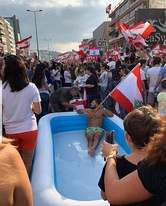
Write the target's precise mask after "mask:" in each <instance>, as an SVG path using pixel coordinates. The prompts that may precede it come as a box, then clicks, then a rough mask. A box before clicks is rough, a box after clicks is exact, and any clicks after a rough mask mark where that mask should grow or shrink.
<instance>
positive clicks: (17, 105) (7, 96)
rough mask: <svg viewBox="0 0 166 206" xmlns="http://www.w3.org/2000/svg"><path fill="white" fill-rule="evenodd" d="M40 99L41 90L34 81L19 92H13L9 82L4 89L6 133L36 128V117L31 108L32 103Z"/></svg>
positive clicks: (3, 106) (3, 105) (3, 101)
mask: <svg viewBox="0 0 166 206" xmlns="http://www.w3.org/2000/svg"><path fill="white" fill-rule="evenodd" d="M4 84H5V83H4ZM4 84H3V86H4ZM2 88H3V87H2ZM40 101H41V98H40V94H39V90H38V89H37V87H36V86H35V84H33V83H29V85H28V86H26V87H25V88H24V89H22V90H21V91H19V92H11V88H10V86H9V84H8V85H7V86H6V87H5V88H4V89H2V108H3V124H4V126H5V131H6V133H7V134H16V133H22V132H29V131H34V130H36V129H37V123H36V117H35V114H34V112H33V111H32V109H31V103H32V102H40Z"/></svg>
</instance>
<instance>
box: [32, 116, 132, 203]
mask: <svg viewBox="0 0 166 206" xmlns="http://www.w3.org/2000/svg"><path fill="white" fill-rule="evenodd" d="M86 126H87V118H86V117H85V116H84V115H78V114H77V113H76V112H65V113H52V114H48V115H46V116H44V117H43V118H42V119H41V120H40V122H39V133H38V140H37V145H36V151H35V157H34V163H33V171H32V175H31V184H32V189H33V196H34V206H85V205H86V206H105V205H109V204H108V202H105V201H103V200H101V197H100V190H99V188H98V186H97V183H98V180H99V176H100V174H101V171H102V167H103V165H104V160H103V157H102V156H101V154H100V148H101V147H100V145H101V143H102V140H103V139H104V137H103V139H102V140H101V141H100V145H99V146H98V148H97V150H96V155H95V156H94V157H91V156H89V155H88V153H87V140H86V138H85V135H84V129H85V128H86ZM102 127H103V128H104V129H105V130H106V131H110V130H115V134H116V135H115V141H116V142H117V143H118V144H119V145H120V153H129V152H130V149H129V148H128V146H127V145H126V142H125V139H124V131H123V124H122V120H121V119H120V118H118V117H117V116H114V117H112V118H108V117H105V118H104V121H103V126H102Z"/></svg>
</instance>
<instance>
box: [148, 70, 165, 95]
mask: <svg viewBox="0 0 166 206" xmlns="http://www.w3.org/2000/svg"><path fill="white" fill-rule="evenodd" d="M160 68H161V67H152V68H150V69H148V71H147V74H146V76H147V78H149V79H150V82H149V92H153V91H154V87H155V85H156V81H157V78H158V74H159V71H160Z"/></svg>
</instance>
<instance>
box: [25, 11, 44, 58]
mask: <svg viewBox="0 0 166 206" xmlns="http://www.w3.org/2000/svg"><path fill="white" fill-rule="evenodd" d="M27 11H29V12H33V14H34V19H35V31H36V46H37V56H38V59H39V42H38V33H37V21H36V12H40V11H43V10H41V9H40V10H36V11H33V10H29V9H28V10H27Z"/></svg>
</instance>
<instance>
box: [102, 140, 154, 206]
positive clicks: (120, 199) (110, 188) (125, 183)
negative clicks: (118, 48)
mask: <svg viewBox="0 0 166 206" xmlns="http://www.w3.org/2000/svg"><path fill="white" fill-rule="evenodd" d="M117 151H118V145H116V144H109V143H107V142H106V141H104V143H103V145H102V153H103V156H104V157H108V156H109V155H113V156H115V155H116V153H117ZM104 183H105V194H106V197H107V200H108V202H109V203H110V204H115V205H120V204H122V205H125V204H130V203H135V202H140V201H144V200H147V199H149V198H151V197H152V196H153V195H152V194H151V193H149V192H148V191H147V190H146V189H145V188H144V186H143V185H142V182H141V180H140V179H139V176H138V173H137V170H136V171H134V172H132V173H130V174H129V175H127V176H125V177H124V178H122V179H119V176H118V173H117V169H116V161H115V159H114V158H111V157H110V158H108V159H107V164H106V170H105V179H104Z"/></svg>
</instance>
